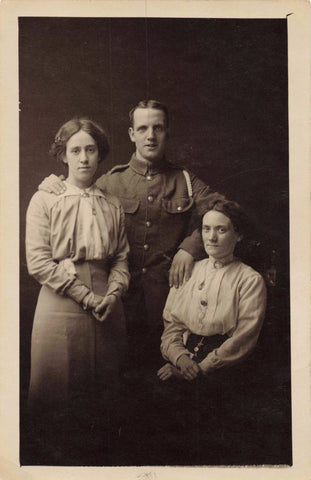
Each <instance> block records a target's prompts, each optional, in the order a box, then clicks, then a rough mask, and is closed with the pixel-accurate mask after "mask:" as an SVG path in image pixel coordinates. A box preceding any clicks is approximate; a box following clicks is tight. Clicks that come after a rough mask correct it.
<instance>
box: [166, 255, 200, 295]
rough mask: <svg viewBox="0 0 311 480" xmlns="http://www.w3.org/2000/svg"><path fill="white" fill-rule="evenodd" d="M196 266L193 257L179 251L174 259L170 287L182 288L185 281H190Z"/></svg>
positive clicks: (170, 274) (170, 273)
mask: <svg viewBox="0 0 311 480" xmlns="http://www.w3.org/2000/svg"><path fill="white" fill-rule="evenodd" d="M193 265H194V258H193V256H192V255H191V254H190V253H188V252H186V250H183V249H182V248H181V249H179V250H178V252H177V253H176V255H175V256H174V258H173V262H172V265H171V268H170V272H169V285H170V287H173V286H174V287H175V288H178V287H181V286H182V284H183V282H184V281H186V282H187V281H188V280H189V278H190V277H191V274H192V269H193Z"/></svg>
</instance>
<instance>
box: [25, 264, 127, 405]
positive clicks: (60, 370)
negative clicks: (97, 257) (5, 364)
mask: <svg viewBox="0 0 311 480" xmlns="http://www.w3.org/2000/svg"><path fill="white" fill-rule="evenodd" d="M75 266H76V271H77V274H78V278H79V279H80V280H82V282H83V283H85V284H86V285H88V286H89V287H90V288H91V289H92V290H93V292H94V293H96V294H98V295H103V296H104V295H105V293H106V291H107V279H108V272H107V266H106V265H105V262H101V261H88V262H83V263H77V264H76V265H75ZM125 342H126V330H125V320H124V312H123V307H122V302H121V301H119V300H118V304H117V307H116V309H115V310H114V313H113V315H112V316H111V317H110V318H109V319H108V320H106V321H105V322H103V323H102V322H99V321H98V320H96V319H95V318H94V317H93V316H92V315H91V314H90V313H88V312H86V311H84V310H83V309H82V307H81V306H80V305H79V304H78V303H76V302H75V301H74V300H72V299H70V298H68V297H66V296H61V295H58V294H57V293H55V292H54V291H52V290H51V289H50V288H49V287H46V286H43V287H42V288H41V291H40V294H39V298H38V302H37V307H36V312H35V317H34V323H33V331H32V343H31V377H30V387H29V396H28V404H29V407H30V408H33V409H35V410H38V409H40V408H44V407H47V406H53V409H55V408H56V407H57V406H74V405H77V404H78V403H79V402H81V403H86V404H87V403H88V402H89V401H91V400H92V399H94V400H97V401H99V402H101V401H106V400H109V398H111V397H113V393H114V389H115V384H116V382H117V378H118V371H119V366H120V361H121V356H122V353H123V350H124V348H125ZM111 400H113V398H111Z"/></svg>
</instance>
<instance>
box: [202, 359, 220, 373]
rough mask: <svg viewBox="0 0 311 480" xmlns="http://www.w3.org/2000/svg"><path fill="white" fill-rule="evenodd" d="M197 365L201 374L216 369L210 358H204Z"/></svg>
mask: <svg viewBox="0 0 311 480" xmlns="http://www.w3.org/2000/svg"><path fill="white" fill-rule="evenodd" d="M198 366H199V367H200V369H201V371H202V373H203V375H207V374H208V373H211V372H214V371H215V370H217V368H216V367H215V365H214V364H213V362H212V361H211V359H210V358H204V360H202V362H200V363H198Z"/></svg>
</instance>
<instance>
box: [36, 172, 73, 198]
mask: <svg viewBox="0 0 311 480" xmlns="http://www.w3.org/2000/svg"><path fill="white" fill-rule="evenodd" d="M63 180H65V177H64V175H60V176H59V177H57V176H56V175H54V173H52V174H51V175H49V176H48V177H45V179H44V180H43V182H42V183H40V185H39V187H38V189H39V190H43V191H44V192H48V193H55V195H59V194H60V193H63V192H64V191H65V190H66V185H65V184H64V182H63Z"/></svg>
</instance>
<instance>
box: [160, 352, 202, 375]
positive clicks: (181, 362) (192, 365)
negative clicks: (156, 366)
mask: <svg viewBox="0 0 311 480" xmlns="http://www.w3.org/2000/svg"><path fill="white" fill-rule="evenodd" d="M200 372H201V369H200V367H199V366H198V364H197V363H196V362H195V361H194V360H192V359H191V358H190V357H189V356H188V355H182V356H181V357H179V359H178V360H177V368H176V367H174V365H172V364H171V363H166V364H165V365H164V366H163V367H162V368H160V370H159V371H158V373H157V375H158V377H159V378H160V380H163V381H166V380H168V379H169V378H171V377H177V378H184V379H185V380H188V381H191V380H194V379H195V378H197V377H198V375H199V374H200Z"/></svg>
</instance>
